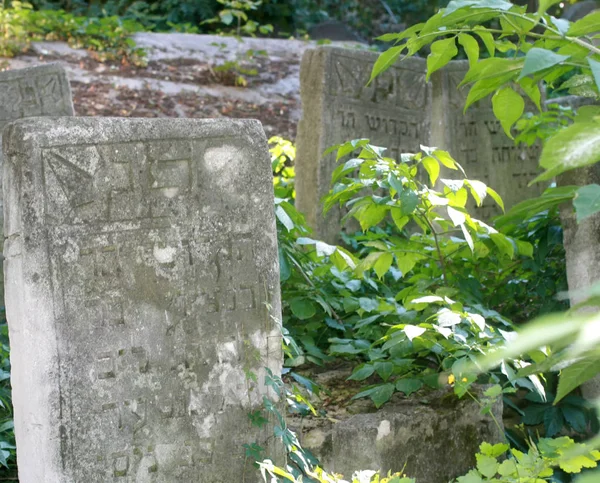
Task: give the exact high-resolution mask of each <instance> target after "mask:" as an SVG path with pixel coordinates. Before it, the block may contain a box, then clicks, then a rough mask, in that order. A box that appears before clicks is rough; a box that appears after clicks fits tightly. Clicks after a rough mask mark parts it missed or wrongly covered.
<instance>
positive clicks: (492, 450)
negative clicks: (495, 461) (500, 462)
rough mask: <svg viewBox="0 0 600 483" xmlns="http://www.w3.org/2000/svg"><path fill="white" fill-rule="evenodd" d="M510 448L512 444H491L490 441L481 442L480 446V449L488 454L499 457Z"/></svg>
mask: <svg viewBox="0 0 600 483" xmlns="http://www.w3.org/2000/svg"><path fill="white" fill-rule="evenodd" d="M509 449H510V446H509V445H508V444H506V443H496V444H494V445H491V444H490V443H481V445H480V446H479V451H480V452H481V453H482V454H484V455H486V456H491V457H492V458H498V457H499V456H501V455H503V454H504V453H506V452H507V451H508V450H509Z"/></svg>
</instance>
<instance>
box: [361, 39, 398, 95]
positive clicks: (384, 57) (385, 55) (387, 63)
mask: <svg viewBox="0 0 600 483" xmlns="http://www.w3.org/2000/svg"><path fill="white" fill-rule="evenodd" d="M405 48H406V45H404V44H403V45H398V46H397V47H392V48H390V49H388V50H386V51H385V52H382V53H381V54H380V55H379V57H378V58H377V60H376V61H375V64H374V65H373V70H372V71H371V78H370V79H369V82H368V84H370V83H371V82H372V81H373V79H375V77H377V76H378V75H380V74H382V73H383V72H385V71H386V70H388V69H389V68H390V67H391V66H392V65H394V63H395V62H396V61H397V60H398V57H400V54H402V51H403V50H404V49H405ZM368 84H367V85H368Z"/></svg>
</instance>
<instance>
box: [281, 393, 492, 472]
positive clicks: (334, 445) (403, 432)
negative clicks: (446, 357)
mask: <svg viewBox="0 0 600 483" xmlns="http://www.w3.org/2000/svg"><path fill="white" fill-rule="evenodd" d="M473 389H474V390H476V392H477V393H479V394H481V393H482V392H483V391H479V389H478V388H473ZM367 411H371V412H367ZM373 411H375V409H374V407H373V405H372V404H369V405H365V407H364V411H362V412H360V413H358V414H354V415H351V416H350V417H347V418H343V417H341V416H340V415H336V417H335V418H331V419H330V420H326V421H323V420H320V421H315V420H313V419H312V418H304V419H303V420H302V421H300V420H299V419H300V418H297V417H293V418H290V420H289V421H288V424H289V425H290V426H291V427H292V428H295V429H297V431H298V433H299V437H300V443H301V444H302V446H303V447H304V448H306V449H309V450H310V451H311V452H312V453H313V454H314V455H315V456H316V457H317V458H318V459H319V462H320V464H321V465H322V466H323V467H324V468H326V469H327V470H328V471H330V472H335V473H340V474H342V475H344V476H345V477H346V479H350V477H351V476H352V474H353V473H354V472H355V471H358V470H373V471H381V472H382V474H387V472H388V471H392V472H402V473H403V474H406V475H407V476H410V477H412V478H416V480H417V482H419V481H422V482H426V483H447V482H449V481H454V478H456V477H458V476H461V475H464V474H466V473H467V472H468V471H469V469H471V468H472V467H474V466H475V464H476V461H475V453H476V452H477V451H478V450H479V445H480V444H481V443H482V442H484V441H487V442H489V443H491V444H495V443H499V442H503V441H504V428H503V427H502V426H500V427H498V426H497V425H496V424H495V423H494V421H493V419H492V418H491V417H490V416H489V415H485V416H483V415H481V411H480V407H479V406H478V404H477V402H476V401H473V400H472V399H470V398H468V397H465V398H464V399H461V400H458V399H457V398H456V397H455V396H454V395H453V394H449V393H448V392H447V391H438V392H436V393H429V394H421V393H420V394H418V395H415V394H413V395H412V397H410V398H408V399H405V398H402V397H399V395H397V396H396V397H394V398H393V399H392V401H391V402H389V403H386V404H385V405H384V406H383V407H382V408H381V409H379V410H377V411H375V412H373ZM492 412H493V414H494V417H495V418H496V420H497V421H500V425H501V424H502V423H501V421H502V401H500V400H499V401H498V402H496V403H495V404H494V406H493V408H492ZM332 421H333V422H332Z"/></svg>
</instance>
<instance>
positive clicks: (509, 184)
mask: <svg viewBox="0 0 600 483" xmlns="http://www.w3.org/2000/svg"><path fill="white" fill-rule="evenodd" d="M377 58H378V55H377V54H376V53H373V52H365V51H358V50H350V49H343V48H339V47H330V46H326V47H319V48H317V49H314V50H308V51H307V52H306V53H305V54H304V58H303V59H302V66H301V72H300V77H301V95H302V119H301V121H300V124H299V126H298V139H297V156H296V192H297V194H296V204H297V207H298V208H299V210H300V211H302V212H303V213H304V214H305V215H306V219H307V221H308V223H309V225H311V226H312V227H313V228H314V229H315V232H316V237H317V238H320V239H323V240H325V241H328V242H335V241H337V240H338V239H339V237H338V234H339V232H340V230H341V229H342V228H343V227H342V223H341V218H342V214H343V210H342V209H339V208H335V209H332V210H331V211H330V212H329V213H328V214H327V215H326V216H323V214H322V206H323V204H322V202H321V199H322V197H323V196H325V195H326V194H327V193H328V192H329V190H330V188H331V174H332V173H333V170H334V169H335V167H336V165H337V163H336V160H335V155H334V154H329V155H327V156H323V152H324V151H325V150H326V149H327V148H328V147H330V146H332V145H335V144H339V143H342V142H345V141H349V140H352V139H358V138H368V139H370V140H371V143H372V144H375V145H378V146H384V147H387V148H388V151H387V155H388V156H391V157H393V158H396V159H398V158H399V155H400V153H403V152H405V153H406V152H416V151H418V150H419V145H421V144H422V145H425V146H435V147H439V148H442V149H446V150H448V151H449V152H450V153H451V154H452V155H453V156H454V158H455V159H456V160H457V161H458V162H459V163H461V165H463V167H464V168H465V171H466V174H467V176H468V178H470V179H475V180H479V181H482V182H484V183H486V184H487V185H489V186H490V187H492V188H493V189H494V190H496V191H497V192H498V193H499V194H500V195H501V196H502V197H503V199H504V201H505V205H506V207H507V208H509V207H511V206H513V205H515V204H516V203H518V202H520V201H523V200H524V199H527V198H531V197H534V196H537V195H538V194H540V193H541V191H542V190H543V188H545V186H542V185H538V186H534V187H528V186H527V184H528V183H529V182H530V181H531V180H532V179H533V178H535V176H537V174H538V173H539V172H540V170H539V168H538V158H539V154H540V146H539V145H538V144H536V145H533V146H531V147H526V146H519V147H516V146H515V145H514V142H513V141H512V140H511V139H510V138H508V137H507V136H506V134H505V133H504V131H503V130H502V127H501V125H500V122H499V121H498V120H497V119H496V118H495V116H494V113H493V110H492V106H491V102H490V101H489V100H484V101H480V102H479V103H477V104H476V105H474V106H472V107H470V108H469V110H467V112H466V114H463V109H464V105H465V100H466V95H467V93H468V88H464V89H461V90H459V89H458V84H459V83H460V81H461V80H462V78H463V77H464V74H465V73H466V71H467V68H468V64H467V63H466V61H452V62H450V64H449V65H448V66H446V67H445V68H444V69H442V70H441V71H438V72H435V73H434V74H433V75H432V76H431V82H429V83H427V82H426V81H425V74H426V60H425V59H421V58H416V57H412V58H408V59H405V60H402V61H398V62H396V63H395V64H394V65H393V66H392V67H391V68H390V69H388V70H387V71H386V72H385V73H383V74H382V75H380V76H379V77H376V78H375V80H374V81H373V82H372V83H371V84H370V85H369V86H367V83H368V81H369V78H370V74H371V70H372V67H373V64H374V63H375V61H376V60H377ZM532 110H533V107H532ZM444 175H445V176H448V177H451V178H454V177H455V176H457V175H456V174H455V172H450V173H448V172H446V173H444ZM472 213H473V215H474V216H475V217H476V218H480V219H484V220H488V219H490V218H491V217H493V216H494V215H498V214H501V210H500V208H498V207H497V206H496V205H495V203H494V202H493V200H492V199H491V198H489V197H488V199H487V200H485V201H484V204H483V207H481V208H477V209H475V210H474V211H473V212H472Z"/></svg>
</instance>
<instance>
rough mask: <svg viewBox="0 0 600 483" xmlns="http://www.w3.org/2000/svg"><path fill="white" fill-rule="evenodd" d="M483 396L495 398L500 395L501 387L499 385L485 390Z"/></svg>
mask: <svg viewBox="0 0 600 483" xmlns="http://www.w3.org/2000/svg"><path fill="white" fill-rule="evenodd" d="M483 394H484V395H485V396H487V397H491V398H496V397H498V396H500V394H502V386H501V385H500V384H494V385H493V386H492V387H490V388H489V389H487V390H486V391H485V392H484V393H483Z"/></svg>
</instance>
